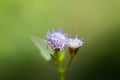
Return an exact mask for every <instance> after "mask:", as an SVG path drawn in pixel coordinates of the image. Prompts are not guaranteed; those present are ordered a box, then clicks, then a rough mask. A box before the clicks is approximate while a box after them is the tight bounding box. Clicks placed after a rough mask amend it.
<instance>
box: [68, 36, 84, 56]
mask: <svg viewBox="0 0 120 80" xmlns="http://www.w3.org/2000/svg"><path fill="white" fill-rule="evenodd" d="M83 43H84V42H83V41H82V40H80V39H78V36H77V35H76V37H75V38H74V39H73V38H70V39H69V40H68V43H67V45H68V47H69V52H70V55H72V56H74V55H76V54H77V51H78V49H79V48H80V46H82V45H83Z"/></svg>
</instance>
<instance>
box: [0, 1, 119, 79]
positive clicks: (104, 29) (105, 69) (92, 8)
mask: <svg viewBox="0 0 120 80" xmlns="http://www.w3.org/2000/svg"><path fill="white" fill-rule="evenodd" d="M56 27H62V28H64V29H65V31H68V32H69V33H71V34H73V35H75V34H79V36H80V37H82V38H84V41H85V43H84V46H83V47H81V49H80V50H79V53H78V55H77V56H76V58H75V59H74V61H73V63H72V65H71V67H70V68H69V70H68V72H67V73H66V80H120V52H119V50H120V0H58V1H57V0H0V80H58V74H57V71H56V70H55V67H54V66H52V65H51V64H49V63H47V62H46V61H44V59H43V58H42V56H41V55H40V53H39V50H38V49H37V48H36V46H35V45H34V44H33V43H32V41H31V39H30V37H31V36H32V35H36V36H42V37H44V35H45V34H46V32H47V31H48V30H51V29H53V28H56Z"/></svg>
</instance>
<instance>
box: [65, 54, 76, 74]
mask: <svg viewBox="0 0 120 80" xmlns="http://www.w3.org/2000/svg"><path fill="white" fill-rule="evenodd" d="M73 58H74V56H70V59H69V61H68V63H67V65H66V66H65V68H64V71H65V72H66V70H67V69H68V68H69V66H70V64H71V62H72V60H73Z"/></svg>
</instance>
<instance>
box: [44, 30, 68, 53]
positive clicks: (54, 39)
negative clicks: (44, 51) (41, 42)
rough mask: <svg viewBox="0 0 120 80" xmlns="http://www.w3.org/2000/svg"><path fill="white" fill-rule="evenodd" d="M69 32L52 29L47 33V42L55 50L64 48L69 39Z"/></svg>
mask: <svg viewBox="0 0 120 80" xmlns="http://www.w3.org/2000/svg"><path fill="white" fill-rule="evenodd" d="M67 36H68V34H67V33H64V32H63V30H62V29H58V30H52V32H49V31H48V32H47V35H46V40H45V41H46V42H47V43H48V44H49V45H50V46H51V47H52V48H53V49H54V50H55V51H59V50H63V49H64V47H65V45H66V42H67V41H68V38H67Z"/></svg>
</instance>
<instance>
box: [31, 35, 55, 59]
mask: <svg viewBox="0 0 120 80" xmlns="http://www.w3.org/2000/svg"><path fill="white" fill-rule="evenodd" d="M32 41H33V43H34V44H35V45H36V47H37V48H38V49H39V50H40V54H41V55H42V56H43V57H44V59H45V60H47V61H50V60H51V56H50V54H51V52H52V51H53V50H52V48H51V46H49V45H48V44H47V43H46V42H44V41H43V40H42V39H40V38H38V37H35V36H33V37H32Z"/></svg>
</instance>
